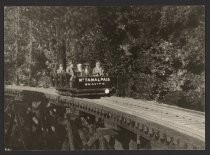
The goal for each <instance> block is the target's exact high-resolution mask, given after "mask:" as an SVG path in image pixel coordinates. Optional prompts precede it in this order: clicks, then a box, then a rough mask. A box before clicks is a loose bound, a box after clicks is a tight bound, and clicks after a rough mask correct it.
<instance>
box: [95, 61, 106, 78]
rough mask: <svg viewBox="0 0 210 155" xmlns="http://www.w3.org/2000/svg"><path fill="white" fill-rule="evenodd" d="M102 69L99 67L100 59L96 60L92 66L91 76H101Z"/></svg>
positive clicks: (102, 73)
mask: <svg viewBox="0 0 210 155" xmlns="http://www.w3.org/2000/svg"><path fill="white" fill-rule="evenodd" d="M103 75H104V70H103V68H102V67H101V63H100V61H96V66H95V68H93V76H103Z"/></svg>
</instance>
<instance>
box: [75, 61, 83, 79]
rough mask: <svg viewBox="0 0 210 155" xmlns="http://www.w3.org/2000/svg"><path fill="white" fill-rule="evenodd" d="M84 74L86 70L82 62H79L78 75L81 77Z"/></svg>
mask: <svg viewBox="0 0 210 155" xmlns="http://www.w3.org/2000/svg"><path fill="white" fill-rule="evenodd" d="M83 75H84V70H83V67H82V64H81V63H79V64H77V69H76V76H79V77H81V76H83Z"/></svg>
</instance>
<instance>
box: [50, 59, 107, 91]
mask: <svg viewBox="0 0 210 155" xmlns="http://www.w3.org/2000/svg"><path fill="white" fill-rule="evenodd" d="M55 74H66V75H67V76H68V77H69V82H70V87H72V81H73V80H74V79H75V77H88V76H96V77H97V76H103V75H104V70H103V68H102V67H101V63H100V61H96V64H95V67H94V68H93V70H92V72H91V68H90V64H89V63H84V64H81V63H79V64H77V66H76V68H75V67H74V64H73V62H72V61H70V62H69V63H68V64H67V67H66V70H64V67H63V65H62V64H60V65H59V67H58V69H57V66H55V68H54V70H53V74H52V77H53V76H54V75H55ZM52 81H53V80H52ZM52 85H54V84H52Z"/></svg>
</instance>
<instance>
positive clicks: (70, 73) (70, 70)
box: [66, 61, 75, 88]
mask: <svg viewBox="0 0 210 155" xmlns="http://www.w3.org/2000/svg"><path fill="white" fill-rule="evenodd" d="M66 73H67V77H68V78H67V80H69V84H70V88H71V87H72V83H73V79H74V77H75V73H74V64H73V63H72V61H70V62H69V63H68V66H67V68H66Z"/></svg>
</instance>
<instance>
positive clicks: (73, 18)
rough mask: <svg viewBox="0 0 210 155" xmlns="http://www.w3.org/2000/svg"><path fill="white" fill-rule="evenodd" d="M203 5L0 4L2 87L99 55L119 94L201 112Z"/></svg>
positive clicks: (43, 78)
mask: <svg viewBox="0 0 210 155" xmlns="http://www.w3.org/2000/svg"><path fill="white" fill-rule="evenodd" d="M204 12H205V10H204V6H118V7H101V6H100V7H96V6H95V7H84V6H83V7H76V6H68V7H67V6H66V7H65V6H30V7H29V6H27V7H26V6H24V7H23V6H19V7H17V6H12V7H5V8H4V81H5V84H14V83H15V84H17V85H30V86H39V85H43V84H44V85H49V81H50V80H49V72H50V67H49V66H50V64H52V63H55V62H59V61H60V60H61V59H60V57H65V59H66V62H68V61H70V60H71V61H73V62H74V63H85V62H88V63H90V64H91V66H92V67H94V65H95V61H96V60H100V61H101V63H102V65H103V67H104V70H105V72H107V73H108V74H109V75H112V76H123V77H126V85H125V87H126V89H125V90H126V92H125V96H127V97H132V98H139V99H144V100H155V101H157V102H160V103H166V104H171V105H177V106H180V107H184V108H189V109H195V110H200V111H204V109H205V108H204V107H205V105H204V97H205V96H204V95H205V14H204Z"/></svg>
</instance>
